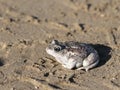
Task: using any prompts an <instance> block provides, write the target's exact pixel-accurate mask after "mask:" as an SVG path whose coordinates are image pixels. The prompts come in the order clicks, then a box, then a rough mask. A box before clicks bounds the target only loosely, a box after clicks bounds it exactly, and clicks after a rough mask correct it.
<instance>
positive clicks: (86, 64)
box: [77, 53, 99, 71]
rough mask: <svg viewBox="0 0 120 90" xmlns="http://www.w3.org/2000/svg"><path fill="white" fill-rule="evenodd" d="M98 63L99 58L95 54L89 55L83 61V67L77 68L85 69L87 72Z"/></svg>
mask: <svg viewBox="0 0 120 90" xmlns="http://www.w3.org/2000/svg"><path fill="white" fill-rule="evenodd" d="M98 63H99V56H98V54H97V53H91V54H90V55H89V56H88V57H87V58H86V59H85V60H84V61H83V67H80V68H78V69H77V70H80V69H85V70H86V71H88V70H89V69H91V68H93V67H95V66H96V65H97V64H98Z"/></svg>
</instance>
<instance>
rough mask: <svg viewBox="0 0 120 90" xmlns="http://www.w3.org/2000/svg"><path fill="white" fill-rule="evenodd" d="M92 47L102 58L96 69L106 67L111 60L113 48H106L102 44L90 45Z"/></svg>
mask: <svg viewBox="0 0 120 90" xmlns="http://www.w3.org/2000/svg"><path fill="white" fill-rule="evenodd" d="M90 45H91V46H93V48H95V49H96V50H97V52H98V54H99V57H100V62H99V64H98V65H97V66H96V67H100V66H102V65H104V64H105V63H106V62H107V61H108V60H109V59H110V58H111V50H112V48H110V47H109V46H105V45H102V44H95V45H93V44H90Z"/></svg>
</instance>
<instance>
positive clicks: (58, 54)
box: [46, 40, 99, 71]
mask: <svg viewBox="0 0 120 90" xmlns="http://www.w3.org/2000/svg"><path fill="white" fill-rule="evenodd" d="M46 52H47V53H48V54H50V55H52V56H53V57H55V59H56V60H57V61H58V62H59V63H61V64H62V66H64V67H65V68H68V69H73V68H77V70H80V69H85V70H86V71H88V70H89V69H91V68H93V67H95V66H96V65H97V64H98V63H99V55H98V53H97V51H96V50H95V49H94V48H93V47H91V46H90V45H88V44H85V43H78V42H73V41H69V42H59V41H57V40H53V41H52V42H51V44H50V45H49V46H48V47H47V48H46Z"/></svg>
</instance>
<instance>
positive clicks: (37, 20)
mask: <svg viewBox="0 0 120 90" xmlns="http://www.w3.org/2000/svg"><path fill="white" fill-rule="evenodd" d="M53 39H57V40H60V41H78V42H82V43H83V42H84V43H90V44H92V45H93V47H94V48H95V49H96V50H97V51H98V53H99V55H100V63H99V64H98V66H97V67H96V68H93V69H91V70H90V71H89V72H85V71H84V70H79V71H78V70H68V69H65V68H64V67H62V65H61V64H59V63H58V62H56V60H55V59H54V58H53V57H52V56H50V55H48V54H47V53H46V51H45V48H46V47H47V45H48V44H49V43H50V42H51V40H53ZM119 89H120V0H0V90H119Z"/></svg>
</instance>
